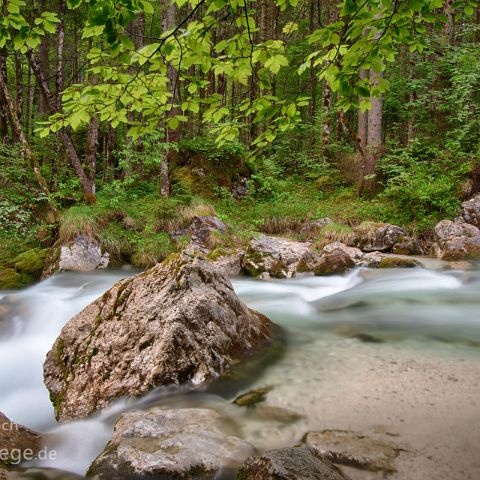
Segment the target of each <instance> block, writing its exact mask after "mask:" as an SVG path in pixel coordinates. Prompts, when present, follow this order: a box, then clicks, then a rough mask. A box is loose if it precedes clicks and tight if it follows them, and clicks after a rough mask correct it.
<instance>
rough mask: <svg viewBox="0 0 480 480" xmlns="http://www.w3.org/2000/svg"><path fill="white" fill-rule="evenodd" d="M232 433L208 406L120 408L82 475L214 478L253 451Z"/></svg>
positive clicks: (184, 479) (109, 479) (114, 478)
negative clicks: (105, 442) (145, 409)
mask: <svg viewBox="0 0 480 480" xmlns="http://www.w3.org/2000/svg"><path fill="white" fill-rule="evenodd" d="M232 433H233V432H229V431H227V429H226V421H225V420H224V419H223V418H222V417H221V416H220V415H219V414H218V413H216V412H215V411H213V410H208V409H193V408H189V409H178V410H161V409H153V410H150V411H148V412H130V413H124V414H123V415H122V416H121V417H120V418H119V420H118V421H117V424H116V425H115V431H114V433H113V437H112V439H111V440H110V442H109V443H108V445H107V447H106V448H105V450H104V451H103V453H101V454H100V456H99V457H98V458H97V459H96V460H95V461H94V462H93V464H92V466H91V467H90V469H89V471H88V474H87V475H88V476H95V478H98V479H101V480H103V479H105V480H117V479H118V480H120V479H124V478H132V477H135V478H137V477H155V478H168V479H171V480H176V479H178V480H190V479H192V480H193V479H195V480H207V479H212V480H213V479H214V478H218V476H219V475H220V474H221V473H225V471H230V472H231V473H233V472H235V470H236V469H237V468H238V466H239V465H240V464H241V462H242V461H243V459H244V458H246V457H248V456H249V455H252V454H253V453H254V448H253V447H252V445H250V444H249V443H247V442H245V441H244V440H241V439H240V438H238V437H236V436H233V435H232Z"/></svg>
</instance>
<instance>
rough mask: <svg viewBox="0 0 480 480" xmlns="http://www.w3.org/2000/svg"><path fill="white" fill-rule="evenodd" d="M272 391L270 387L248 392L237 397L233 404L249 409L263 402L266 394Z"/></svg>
mask: <svg viewBox="0 0 480 480" xmlns="http://www.w3.org/2000/svg"><path fill="white" fill-rule="evenodd" d="M271 390H272V387H264V388H257V389H255V390H250V391H249V392H247V393H242V394H241V395H239V396H238V397H237V398H236V399H235V400H234V401H233V403H234V404H235V405H238V406H239V407H249V406H251V405H255V404H257V403H260V402H264V401H265V397H266V396H267V393H268V392H270V391H271Z"/></svg>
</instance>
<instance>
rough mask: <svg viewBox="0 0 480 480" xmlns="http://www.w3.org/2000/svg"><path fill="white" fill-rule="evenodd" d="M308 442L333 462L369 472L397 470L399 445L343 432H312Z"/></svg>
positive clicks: (307, 436)
mask: <svg viewBox="0 0 480 480" xmlns="http://www.w3.org/2000/svg"><path fill="white" fill-rule="evenodd" d="M305 443H306V444H307V445H309V446H310V447H311V448H312V449H313V450H314V451H315V452H317V453H318V454H320V455H323V456H324V457H326V458H328V459H329V460H330V461H331V462H333V463H337V464H340V465H347V466H351V467H355V468H359V469H362V470H369V471H373V472H375V471H384V472H393V471H395V460H396V458H397V456H398V454H399V452H400V448H399V447H397V446H396V445H394V444H392V443H390V442H386V441H383V440H378V439H374V438H370V437H367V436H365V435H360V434H357V433H355V432H349V431H343V430H324V431H322V432H310V433H308V434H307V435H306V437H305Z"/></svg>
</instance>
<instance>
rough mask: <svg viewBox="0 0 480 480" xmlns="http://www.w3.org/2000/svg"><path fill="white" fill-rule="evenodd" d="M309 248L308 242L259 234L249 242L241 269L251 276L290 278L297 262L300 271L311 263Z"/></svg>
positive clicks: (310, 245)
mask: <svg viewBox="0 0 480 480" xmlns="http://www.w3.org/2000/svg"><path fill="white" fill-rule="evenodd" d="M311 248H312V244H311V243H309V242H297V241H295V240H289V239H287V238H279V237H270V236H267V235H260V236H259V237H258V238H255V239H253V240H252V241H251V242H250V246H249V248H248V251H247V253H246V255H245V257H244V260H243V269H244V270H245V271H246V272H247V273H248V274H250V275H252V276H259V275H261V274H269V275H270V276H272V277H275V278H291V277H293V276H294V275H295V272H296V270H297V266H298V265H299V263H301V265H302V271H306V269H308V268H309V265H311V264H312V263H313V262H312V259H311V258H310V257H312V255H313V253H312V251H311ZM312 266H313V265H312Z"/></svg>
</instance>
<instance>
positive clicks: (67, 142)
mask: <svg viewBox="0 0 480 480" xmlns="http://www.w3.org/2000/svg"><path fill="white" fill-rule="evenodd" d="M26 55H27V59H28V61H29V63H30V67H31V68H32V71H33V73H34V75H35V78H36V79H37V83H38V86H39V88H40V91H41V93H42V97H43V99H44V101H45V105H46V107H47V109H48V112H49V113H50V115H53V114H55V113H57V112H58V109H57V104H56V101H55V99H54V98H53V95H52V92H51V91H50V88H49V87H48V84H47V81H46V79H45V77H44V76H43V73H42V70H41V68H40V64H39V62H38V60H37V59H36V58H35V55H34V54H33V51H32V50H31V49H30V48H29V49H28V50H27V53H26ZM58 136H59V137H60V139H61V140H62V142H63V144H64V146H65V151H66V153H67V155H68V157H69V158H70V162H71V163H72V166H73V168H74V169H75V172H76V174H77V176H78V178H79V180H80V184H81V185H82V189H83V195H84V198H85V200H86V201H87V202H88V203H94V202H95V201H96V197H95V185H94V184H92V183H91V178H89V177H88V176H87V175H86V174H85V171H84V169H83V167H82V162H81V161H80V158H79V156H78V154H77V151H76V149H75V145H74V143H73V140H72V136H71V134H70V131H69V130H67V129H66V128H62V129H60V130H59V132H58Z"/></svg>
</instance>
